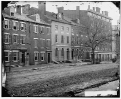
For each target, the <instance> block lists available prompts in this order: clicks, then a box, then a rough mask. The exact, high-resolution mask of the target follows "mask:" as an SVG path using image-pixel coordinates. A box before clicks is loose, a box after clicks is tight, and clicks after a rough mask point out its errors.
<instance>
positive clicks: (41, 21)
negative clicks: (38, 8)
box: [28, 13, 50, 25]
mask: <svg viewBox="0 0 121 99" xmlns="http://www.w3.org/2000/svg"><path fill="white" fill-rule="evenodd" d="M36 14H39V13H36ZM36 14H33V15H36ZM33 15H28V17H29V16H33ZM29 18H30V19H32V18H31V17H29ZM34 21H35V20H34ZM36 22H37V21H36ZM38 23H39V22H38ZM40 23H43V24H47V25H50V24H48V23H47V22H45V21H44V20H42V19H40Z"/></svg>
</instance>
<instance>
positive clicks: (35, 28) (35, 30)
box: [34, 25, 38, 33]
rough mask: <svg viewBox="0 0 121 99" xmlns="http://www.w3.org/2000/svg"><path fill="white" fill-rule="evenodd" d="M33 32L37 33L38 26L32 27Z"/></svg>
mask: <svg viewBox="0 0 121 99" xmlns="http://www.w3.org/2000/svg"><path fill="white" fill-rule="evenodd" d="M34 32H35V33H38V26H37V25H34Z"/></svg>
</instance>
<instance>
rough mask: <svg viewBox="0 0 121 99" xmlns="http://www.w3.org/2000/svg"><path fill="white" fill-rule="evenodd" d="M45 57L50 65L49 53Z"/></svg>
mask: <svg viewBox="0 0 121 99" xmlns="http://www.w3.org/2000/svg"><path fill="white" fill-rule="evenodd" d="M47 57H48V59H47V61H48V63H50V53H48V54H47Z"/></svg>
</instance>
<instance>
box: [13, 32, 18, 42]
mask: <svg viewBox="0 0 121 99" xmlns="http://www.w3.org/2000/svg"><path fill="white" fill-rule="evenodd" d="M13 36H16V42H14V37H13V43H16V44H17V43H18V34H13Z"/></svg>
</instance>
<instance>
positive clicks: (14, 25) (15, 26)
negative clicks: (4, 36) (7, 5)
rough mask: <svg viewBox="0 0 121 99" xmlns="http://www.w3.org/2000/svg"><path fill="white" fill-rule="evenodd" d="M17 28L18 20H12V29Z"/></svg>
mask: <svg viewBox="0 0 121 99" xmlns="http://www.w3.org/2000/svg"><path fill="white" fill-rule="evenodd" d="M17 28H18V22H17V21H13V29H14V30H17Z"/></svg>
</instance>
